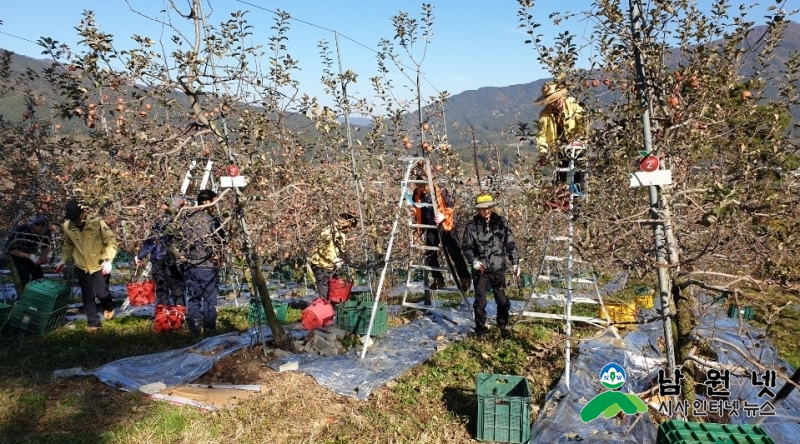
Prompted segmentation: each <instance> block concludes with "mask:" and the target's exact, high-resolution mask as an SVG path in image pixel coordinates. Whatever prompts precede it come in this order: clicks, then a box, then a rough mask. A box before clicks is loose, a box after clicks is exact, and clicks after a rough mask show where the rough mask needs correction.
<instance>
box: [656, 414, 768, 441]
mask: <svg viewBox="0 0 800 444" xmlns="http://www.w3.org/2000/svg"><path fill="white" fill-rule="evenodd" d="M656 444H775V441H773V440H772V438H770V437H769V435H767V432H765V431H764V429H763V428H761V427H760V426H755V425H749V424H738V425H736V424H712V423H707V422H688V421H680V420H676V419H673V420H669V421H664V422H662V423H661V425H660V426H658V438H657V440H656Z"/></svg>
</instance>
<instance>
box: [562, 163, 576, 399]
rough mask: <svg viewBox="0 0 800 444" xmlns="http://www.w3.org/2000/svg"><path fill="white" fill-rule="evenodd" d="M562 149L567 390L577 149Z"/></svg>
mask: <svg viewBox="0 0 800 444" xmlns="http://www.w3.org/2000/svg"><path fill="white" fill-rule="evenodd" d="M562 149H566V152H565V153H564V154H566V155H567V156H569V171H568V172H567V174H568V179H567V192H569V213H568V214H569V216H568V218H569V220H568V221H567V235H568V236H569V241H568V243H567V302H566V306H565V307H564V320H565V321H566V323H565V327H564V336H565V337H566V341H565V343H564V381H565V383H566V386H567V390H569V380H570V367H571V365H570V354H571V353H572V342H571V341H570V337H572V237H573V235H574V234H575V231H574V227H573V225H572V221H573V219H574V217H573V216H574V215H575V214H574V211H575V193H574V191H575V190H574V185H575V149H574V148H572V147H570V148H566V147H565V148H562Z"/></svg>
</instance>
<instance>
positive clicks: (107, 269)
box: [100, 261, 111, 274]
mask: <svg viewBox="0 0 800 444" xmlns="http://www.w3.org/2000/svg"><path fill="white" fill-rule="evenodd" d="M100 271H101V272H102V273H103V274H111V261H103V263H102V264H100Z"/></svg>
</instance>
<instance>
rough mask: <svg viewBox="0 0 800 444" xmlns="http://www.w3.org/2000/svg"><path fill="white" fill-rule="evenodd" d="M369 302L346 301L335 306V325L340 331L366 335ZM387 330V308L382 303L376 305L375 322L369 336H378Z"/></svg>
mask: <svg viewBox="0 0 800 444" xmlns="http://www.w3.org/2000/svg"><path fill="white" fill-rule="evenodd" d="M372 305H373V302H371V301H346V302H343V303H341V304H339V305H337V306H336V325H338V326H339V327H342V330H344V331H346V332H348V333H353V334H357V335H365V334H367V328H369V318H370V317H371V316H372ZM388 329H389V307H388V306H387V305H386V303H384V302H380V303H379V304H378V311H377V312H375V322H374V323H373V325H372V330H371V331H370V336H378V335H381V334H383V333H386V330H388Z"/></svg>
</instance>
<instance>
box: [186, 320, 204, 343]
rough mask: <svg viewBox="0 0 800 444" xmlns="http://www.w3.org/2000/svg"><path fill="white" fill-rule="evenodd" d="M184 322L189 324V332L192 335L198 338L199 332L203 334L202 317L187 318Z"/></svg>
mask: <svg viewBox="0 0 800 444" xmlns="http://www.w3.org/2000/svg"><path fill="white" fill-rule="evenodd" d="M186 323H187V324H188V325H189V333H191V334H192V337H195V338H198V337H200V335H201V334H203V331H202V325H203V319H202V318H199V319H187V320H186Z"/></svg>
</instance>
